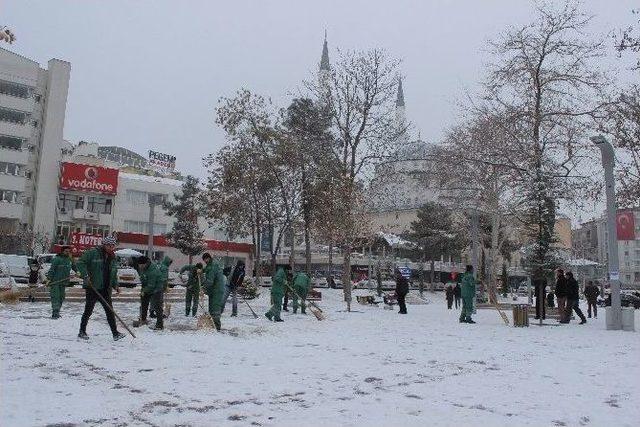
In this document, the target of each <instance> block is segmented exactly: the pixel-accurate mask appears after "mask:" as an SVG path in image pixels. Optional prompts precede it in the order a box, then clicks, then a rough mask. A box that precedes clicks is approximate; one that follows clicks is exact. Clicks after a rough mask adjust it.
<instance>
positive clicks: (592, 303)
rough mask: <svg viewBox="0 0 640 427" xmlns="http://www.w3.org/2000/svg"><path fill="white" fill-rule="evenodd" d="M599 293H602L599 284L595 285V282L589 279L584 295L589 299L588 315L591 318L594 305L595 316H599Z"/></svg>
mask: <svg viewBox="0 0 640 427" xmlns="http://www.w3.org/2000/svg"><path fill="white" fill-rule="evenodd" d="M598 295H600V289H598V286H596V285H594V284H593V282H592V281H591V280H589V282H588V283H587V286H585V287H584V297H585V298H586V299H587V316H588V317H589V318H591V308H592V307H593V315H594V317H595V318H596V319H597V318H598V306H597V305H596V302H597V301H598Z"/></svg>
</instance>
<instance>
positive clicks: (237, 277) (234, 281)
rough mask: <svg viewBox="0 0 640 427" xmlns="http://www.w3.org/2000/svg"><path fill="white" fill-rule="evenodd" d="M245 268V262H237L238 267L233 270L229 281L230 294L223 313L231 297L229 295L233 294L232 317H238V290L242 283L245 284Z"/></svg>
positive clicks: (226, 296) (225, 300) (227, 295)
mask: <svg viewBox="0 0 640 427" xmlns="http://www.w3.org/2000/svg"><path fill="white" fill-rule="evenodd" d="M244 268H245V267H244V261H243V260H241V259H239V260H238V261H237V262H236V266H235V267H234V268H233V273H231V277H230V278H229V279H228V281H227V288H228V289H229V290H228V292H229V293H228V294H226V295H225V299H224V304H222V311H224V306H225V304H226V302H227V298H228V297H229V294H231V317H235V316H237V315H238V288H239V287H240V286H242V282H244V275H245V272H244Z"/></svg>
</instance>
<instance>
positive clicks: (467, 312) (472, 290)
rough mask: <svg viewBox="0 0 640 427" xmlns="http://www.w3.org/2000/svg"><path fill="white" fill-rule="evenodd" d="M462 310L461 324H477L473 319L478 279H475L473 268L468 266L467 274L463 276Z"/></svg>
mask: <svg viewBox="0 0 640 427" xmlns="http://www.w3.org/2000/svg"><path fill="white" fill-rule="evenodd" d="M460 294H461V296H462V310H461V311H460V323H476V322H474V321H473V319H472V318H471V314H472V313H473V300H474V299H475V296H476V279H475V277H473V266H472V265H467V268H466V272H465V273H464V274H463V275H462V286H461V287H460Z"/></svg>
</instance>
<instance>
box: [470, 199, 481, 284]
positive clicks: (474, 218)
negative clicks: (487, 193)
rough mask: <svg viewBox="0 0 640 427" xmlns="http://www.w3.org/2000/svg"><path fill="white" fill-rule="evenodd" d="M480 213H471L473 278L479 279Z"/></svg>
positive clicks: (474, 210) (475, 211)
mask: <svg viewBox="0 0 640 427" xmlns="http://www.w3.org/2000/svg"><path fill="white" fill-rule="evenodd" d="M478 222H479V219H478V211H477V210H476V209H473V210H472V211H471V265H472V266H473V277H474V278H476V279H477V278H478V241H479V240H480V226H479V224H478Z"/></svg>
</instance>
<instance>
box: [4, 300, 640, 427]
mask: <svg viewBox="0 0 640 427" xmlns="http://www.w3.org/2000/svg"><path fill="white" fill-rule="evenodd" d="M267 292H268V291H267V290H263V294H262V295H261V297H260V299H259V300H258V301H253V303H252V304H253V305H254V308H255V309H256V310H257V311H258V312H259V313H260V314H262V313H263V312H264V311H265V310H266V308H267V301H268V296H267ZM322 292H323V301H322V302H321V306H322V307H323V308H324V310H325V313H326V314H327V316H328V319H327V320H326V321H322V322H318V321H317V320H316V319H315V318H314V317H313V316H311V315H307V316H306V317H305V316H302V315H300V314H298V315H293V314H287V313H285V315H284V319H285V322H284V323H269V322H267V321H266V319H264V318H262V317H261V318H259V319H253V318H252V317H251V316H250V313H249V312H248V309H247V308H246V306H243V305H240V316H239V317H237V318H229V317H228V313H225V315H224V316H223V328H224V329H225V331H224V333H222V334H219V333H215V332H208V331H198V330H195V320H194V319H193V318H188V319H187V318H185V317H183V316H182V315H181V314H183V307H182V305H181V304H174V306H173V310H172V311H173V313H172V317H171V318H170V319H169V320H168V321H167V326H168V330H165V331H163V332H153V331H151V330H149V329H147V328H139V329H137V330H136V332H137V334H138V338H137V339H132V338H130V337H127V338H125V339H124V340H122V341H119V342H114V341H113V340H112V338H111V335H110V332H109V330H108V327H107V324H106V321H105V318H104V315H103V314H102V309H101V308H100V307H99V306H96V311H95V312H94V315H93V317H92V319H91V321H90V323H89V327H88V333H89V335H90V336H91V340H90V341H89V342H84V341H80V340H78V339H77V338H76V334H77V330H78V324H79V318H80V312H81V308H82V307H81V305H80V304H65V306H63V312H62V314H63V316H64V317H63V318H62V319H59V320H57V321H53V320H51V319H49V318H48V317H49V315H50V312H49V305H48V304H44V303H33V304H30V303H21V304H19V305H10V306H3V307H1V308H0V326H1V332H0V335H1V336H2V350H1V351H2V367H1V370H0V374H1V379H0V386H1V388H0V394H1V395H0V411H1V412H0V425H2V426H44V425H58V426H62V425H64V426H72V425H95V426H98V425H100V426H111V425H123V426H124V425H147V426H172V425H182V426H220V425H230V426H236V425H237V426H246V425H263V426H293V425H296V426H297V425H310V426H337V425H366V426H424V425H455V426H461V425H465V426H476V425H486V426H502V425H504V426H506V425H510V426H514V425H515V426H525V425H532V426H547V425H568V426H573V425H588V426H604V425H615V426H632V425H638V422H639V419H640V334H638V333H637V332H636V333H633V332H622V331H620V332H618V331H616V332H613V331H606V330H605V328H604V312H602V313H601V316H600V318H599V319H597V320H592V319H589V323H588V324H586V325H584V326H578V325H577V324H576V323H573V324H571V325H563V326H547V327H538V326H532V327H530V328H512V327H506V326H505V325H504V324H503V322H502V320H501V318H500V317H499V316H498V314H497V313H496V312H494V311H492V310H479V311H478V313H477V315H476V316H475V319H476V320H477V321H478V324H476V325H467V324H459V323H458V321H457V316H458V312H457V311H455V310H452V311H448V310H446V307H445V304H444V302H443V299H442V295H441V294H442V293H437V294H435V295H434V294H428V293H427V294H425V295H428V297H429V298H430V299H431V300H432V303H431V304H426V305H410V306H409V308H408V310H409V314H408V315H406V316H401V315H399V314H397V313H396V311H395V310H394V311H390V310H384V309H382V308H376V307H369V306H361V305H357V304H356V305H354V309H355V310H356V312H353V313H345V312H343V311H342V310H343V306H342V303H341V302H340V298H341V291H338V290H330V289H322ZM360 292H365V291H360ZM116 309H117V310H118V311H119V312H120V313H121V315H122V316H123V317H124V318H125V319H127V320H128V321H129V322H131V321H133V320H134V318H135V317H136V313H137V306H136V305H135V304H126V303H120V304H116ZM638 314H640V313H638V312H637V313H636V324H637V325H638V324H640V322H639V321H638V320H640V319H638ZM550 323H554V322H550Z"/></svg>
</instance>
